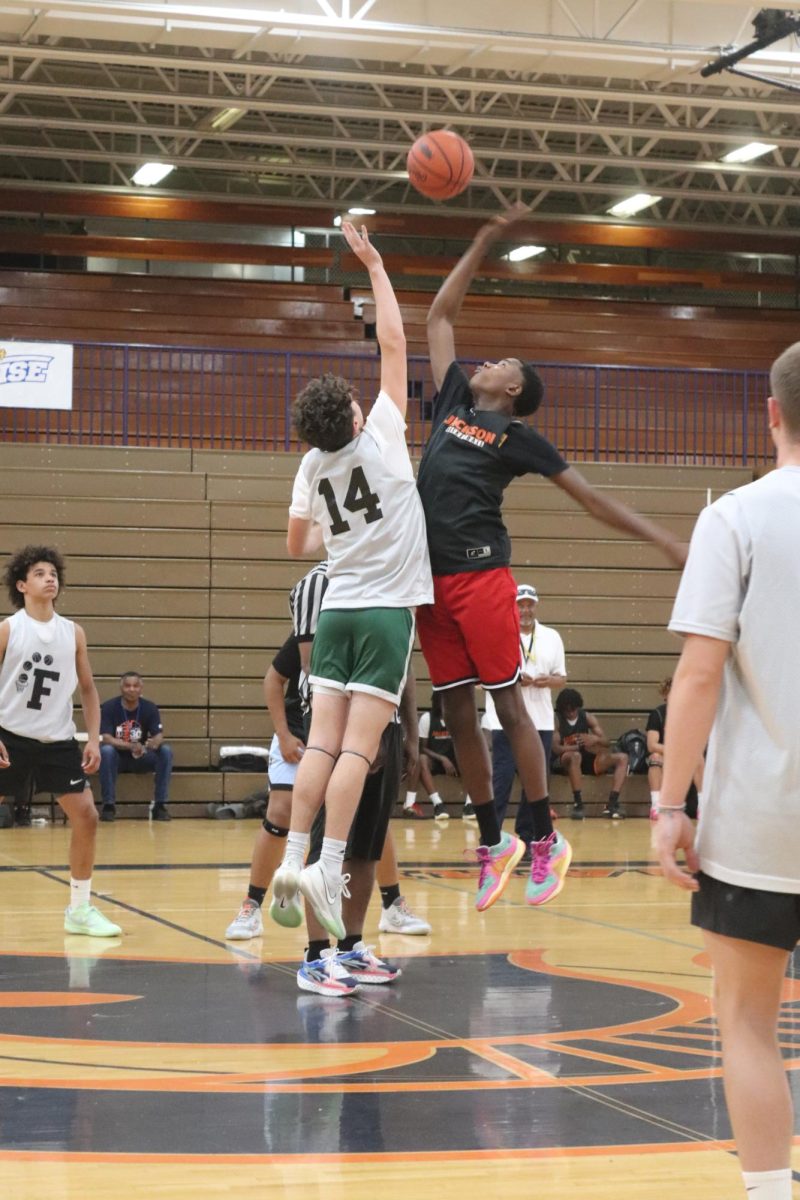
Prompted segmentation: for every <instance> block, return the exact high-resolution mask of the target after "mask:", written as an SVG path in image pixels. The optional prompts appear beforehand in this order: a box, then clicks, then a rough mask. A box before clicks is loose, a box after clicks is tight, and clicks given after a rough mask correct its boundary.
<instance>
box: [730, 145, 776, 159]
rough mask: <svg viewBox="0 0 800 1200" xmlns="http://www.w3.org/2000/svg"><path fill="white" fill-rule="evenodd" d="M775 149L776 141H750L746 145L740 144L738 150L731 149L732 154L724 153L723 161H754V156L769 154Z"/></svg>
mask: <svg viewBox="0 0 800 1200" xmlns="http://www.w3.org/2000/svg"><path fill="white" fill-rule="evenodd" d="M775 149H776V143H775V142H748V143H747V145H746V146H739V147H738V148H737V149H736V150H731V152H730V154H723V156H722V160H721V161H722V162H726V163H746V162H752V161H753V159H754V158H761V155H762V154H769V152H770V150H775Z"/></svg>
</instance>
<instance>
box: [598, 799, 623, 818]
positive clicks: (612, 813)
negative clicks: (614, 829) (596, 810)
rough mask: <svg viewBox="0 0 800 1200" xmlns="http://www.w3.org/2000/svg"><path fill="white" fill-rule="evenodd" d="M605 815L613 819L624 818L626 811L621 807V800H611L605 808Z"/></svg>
mask: <svg viewBox="0 0 800 1200" xmlns="http://www.w3.org/2000/svg"><path fill="white" fill-rule="evenodd" d="M603 816H604V817H609V818H610V819H611V820H612V821H621V820H623V818H624V816H625V813H624V812H623V811H622V809H621V808H620V804H619V800H613V801H612V800H609V801H608V803H607V804H606V806H605V808H604V809H603Z"/></svg>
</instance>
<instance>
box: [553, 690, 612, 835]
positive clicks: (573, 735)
mask: <svg viewBox="0 0 800 1200" xmlns="http://www.w3.org/2000/svg"><path fill="white" fill-rule="evenodd" d="M555 710H556V727H555V729H554V731H553V760H554V765H557V766H559V767H560V768H561V769H562V770H563V771H564V772H565V773H566V775H567V776H568V777H569V781H570V784H571V786H572V813H571V816H572V818H573V820H575V821H582V820H583V817H584V811H583V795H582V793H581V776H582V775H605V773H606V771H611V770H613V772H614V778H613V780H612V781H611V791H610V792H609V796H608V802H607V804H606V806H605V808H604V809H603V816H604V817H610V818H611V819H612V820H613V821H618V820H620V819H621V818H622V817H624V816H625V813H624V812H623V810H622V808H621V807H620V803H619V794H620V792H621V791H622V785H623V784H624V782H625V779H626V777H627V774H628V756H627V754H623V753H621V752H620V751H616V750H612V749H611V743H610V741H609V739H608V738H607V737H606V735H605V733H604V732H603V730H602V728H601V726H600V722H599V721H598V720H597V718H596V717H594V716H592V714H591V713H590V712H587V711H586V709H585V708H584V707H583V696H582V695H581V694H580V692H577V691H576V690H575V688H564V689H563V691H561V692H559V693H558V696H557V698H556V704H555Z"/></svg>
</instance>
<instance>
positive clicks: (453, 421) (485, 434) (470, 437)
mask: <svg viewBox="0 0 800 1200" xmlns="http://www.w3.org/2000/svg"><path fill="white" fill-rule="evenodd" d="M444 423H445V426H446V427H447V428H446V430H445V432H446V433H452V434H453V436H454V437H457V438H458V440H459V441H460V442H469V443H470V445H472V446H492V445H494V443H495V442H496V441H497V434H496V433H492V431H491V430H490V429H484V428H483V426H482V425H468V424H467V422H466V421H463V420H462V419H461V417H457V416H456V414H455V413H450V415H449V416H447V417H445V419H444Z"/></svg>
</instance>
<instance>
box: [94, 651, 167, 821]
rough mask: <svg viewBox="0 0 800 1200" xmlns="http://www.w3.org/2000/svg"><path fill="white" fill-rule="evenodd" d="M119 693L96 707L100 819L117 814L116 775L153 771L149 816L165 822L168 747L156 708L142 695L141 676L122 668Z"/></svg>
mask: <svg viewBox="0 0 800 1200" xmlns="http://www.w3.org/2000/svg"><path fill="white" fill-rule="evenodd" d="M119 690H120V695H119V696H115V697H114V699H113V700H106V702H105V704H102V705H101V706H100V738H101V746H100V792H101V795H102V799H103V807H102V810H101V812H100V820H101V821H113V820H114V819H115V817H116V815H117V797H116V790H117V775H118V774H120V772H121V773H122V774H123V775H125V774H134V775H146V774H148V773H149V772H150V771H153V772H154V773H155V791H154V795H153V803H152V804H151V806H150V815H151V817H152V818H153V820H154V821H169V820H170V819H171V818H170V815H169V811H168V810H167V799H168V796H169V781H170V776H171V775H172V748H171V747H170V746H168V745H167V743H166V742H165V741H164V733H163V728H164V727H163V725H162V724H161V714H160V713H159V711H158V707H157V706H156V705H155V704H153V702H152V701H151V700H144V699H143V698H142V677H141V675H140V674H139V673H138V671H126V672H125V674H124V675H123V676H121V678H120V681H119Z"/></svg>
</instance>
